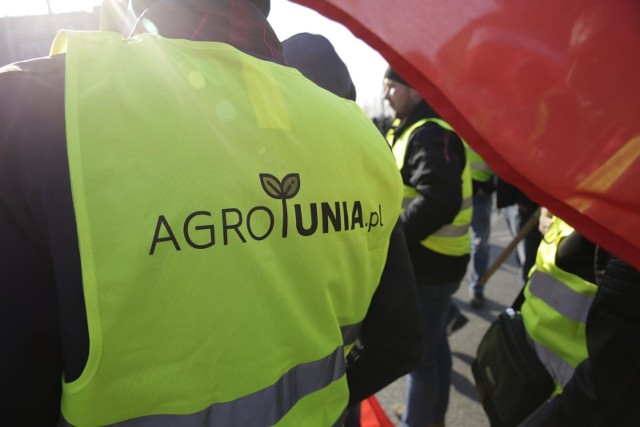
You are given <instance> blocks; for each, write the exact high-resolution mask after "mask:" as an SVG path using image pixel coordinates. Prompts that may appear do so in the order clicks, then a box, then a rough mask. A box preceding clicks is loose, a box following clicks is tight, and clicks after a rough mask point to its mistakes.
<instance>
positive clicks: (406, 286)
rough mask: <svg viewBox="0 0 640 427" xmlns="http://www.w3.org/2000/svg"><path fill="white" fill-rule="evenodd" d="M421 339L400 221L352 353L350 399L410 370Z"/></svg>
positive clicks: (362, 396) (356, 399)
mask: <svg viewBox="0 0 640 427" xmlns="http://www.w3.org/2000/svg"><path fill="white" fill-rule="evenodd" d="M421 339H422V336H421V331H420V326H419V319H418V305H417V295H416V288H415V281H414V278H413V272H412V269H411V262H410V261H409V254H408V251H407V247H406V242H405V238H404V233H403V232H402V228H401V227H400V223H399V222H398V224H396V226H395V228H394V230H393V234H392V235H391V242H390V244H389V252H388V254H387V262H386V265H385V268H384V271H383V273H382V278H381V279H380V284H379V286H378V289H377V290H376V292H375V294H374V296H373V298H372V300H371V305H370V306H369V311H368V312H367V315H366V317H365V319H364V322H363V325H362V329H361V331H360V336H359V339H358V344H357V345H356V347H354V349H353V350H352V351H351V352H350V353H349V355H348V357H347V382H348V384H349V393H350V397H349V404H350V405H351V404H354V403H357V402H360V401H361V400H363V399H365V398H367V397H369V396H371V395H372V394H374V393H376V392H377V391H379V390H381V389H382V388H384V387H385V386H387V385H389V384H390V383H392V382H393V381H395V380H396V379H397V378H399V377H401V376H403V375H405V374H407V373H409V372H410V371H411V370H412V369H413V368H414V367H415V366H416V365H417V364H418V362H419V361H420V356H421V351H422V350H421V349H422V347H421Z"/></svg>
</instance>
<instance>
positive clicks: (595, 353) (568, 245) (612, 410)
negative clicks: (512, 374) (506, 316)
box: [520, 214, 640, 427]
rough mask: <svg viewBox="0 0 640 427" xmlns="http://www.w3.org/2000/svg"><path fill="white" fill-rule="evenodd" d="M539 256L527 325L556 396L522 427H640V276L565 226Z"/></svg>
mask: <svg viewBox="0 0 640 427" xmlns="http://www.w3.org/2000/svg"><path fill="white" fill-rule="evenodd" d="M545 216H546V217H549V216H550V217H551V223H550V225H549V228H548V230H547V232H546V233H545V235H544V237H543V239H542V241H541V243H540V247H539V250H538V257H537V259H536V264H535V267H534V268H532V270H531V274H530V276H529V281H528V283H527V285H526V286H527V287H526V289H525V294H524V296H525V300H524V302H523V304H522V307H521V311H522V319H523V321H524V325H525V328H526V331H527V334H528V336H529V342H530V343H531V344H532V345H533V347H534V348H535V352H536V354H537V355H538V358H539V359H540V361H541V362H542V363H543V364H544V366H545V367H546V368H547V371H548V372H549V374H550V375H551V378H552V379H553V382H554V383H555V385H556V389H555V391H554V392H553V394H552V396H550V398H549V400H547V401H546V402H545V403H543V404H542V405H541V406H540V407H539V408H538V409H537V410H535V411H534V412H533V414H531V415H530V416H529V417H528V418H526V419H525V420H524V421H523V422H522V423H521V424H520V426H521V427H566V426H588V427H592V426H593V427H595V426H601V427H627V426H632V425H637V424H638V421H639V420H640V406H639V403H640V392H639V391H638V381H639V380H640V346H638V337H640V286H638V284H639V283H640V273H639V272H638V270H637V269H636V268H634V267H632V266H631V265H630V264H628V263H626V262H625V261H623V260H621V259H619V258H618V257H617V256H615V255H613V254H609V253H608V252H607V251H606V250H604V249H603V248H601V247H599V246H596V245H595V244H594V243H592V242H591V241H589V240H587V239H586V238H585V237H583V236H582V235H581V234H579V233H578V232H576V231H575V230H573V228H572V227H570V226H569V225H567V224H566V223H564V222H563V221H562V220H561V219H559V218H558V217H556V216H552V215H550V214H549V215H545Z"/></svg>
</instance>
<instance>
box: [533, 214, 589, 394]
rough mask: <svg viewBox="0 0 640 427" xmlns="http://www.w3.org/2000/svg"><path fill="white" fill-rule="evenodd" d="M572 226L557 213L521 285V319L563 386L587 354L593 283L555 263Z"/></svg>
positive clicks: (542, 356) (542, 357)
mask: <svg viewBox="0 0 640 427" xmlns="http://www.w3.org/2000/svg"><path fill="white" fill-rule="evenodd" d="M572 231H573V228H571V227H570V226H569V225H567V224H566V223H564V222H563V221H562V220H560V219H559V218H557V217H554V218H553V220H552V224H551V227H550V228H549V231H548V232H547V233H546V234H545V236H544V239H543V240H542V242H541V243H540V246H539V248H538V256H537V258H536V265H535V268H533V269H532V273H531V275H530V277H529V280H528V282H527V285H526V287H525V292H524V295H525V301H524V303H523V305H522V309H521V311H522V319H523V321H524V324H525V328H526V330H527V333H528V335H529V337H530V339H531V341H532V342H533V343H534V347H535V350H536V354H537V355H538V357H539V358H540V361H541V362H542V363H543V364H544V365H545V367H546V368H547V370H548V371H549V373H550V374H551V376H552V377H553V379H554V381H555V382H556V385H557V386H559V387H563V386H564V385H566V384H567V382H568V381H569V380H570V379H571V377H572V376H573V372H574V369H575V367H576V366H577V365H578V364H579V363H580V362H582V361H583V360H584V359H585V358H586V357H587V348H586V338H585V322H586V320H587V314H588V312H589V308H590V306H591V303H592V302H593V298H594V296H595V293H596V286H595V285H594V284H592V283H589V282H587V281H585V280H582V279H581V278H579V277H578V276H575V275H573V274H570V273H567V272H566V271H563V270H561V269H559V268H558V267H557V266H556V265H555V257H556V252H557V247H558V245H559V244H560V242H561V241H562V239H563V238H565V237H566V236H568V235H569V234H571V232H572Z"/></svg>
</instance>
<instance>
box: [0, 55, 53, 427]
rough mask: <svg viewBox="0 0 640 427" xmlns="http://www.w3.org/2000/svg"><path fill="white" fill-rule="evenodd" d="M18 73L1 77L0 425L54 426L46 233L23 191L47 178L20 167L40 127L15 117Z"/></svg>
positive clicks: (34, 197)
mask: <svg viewBox="0 0 640 427" xmlns="http://www.w3.org/2000/svg"><path fill="white" fill-rule="evenodd" d="M16 68H17V67H16ZM19 73H22V72H21V71H17V70H16V71H15V72H13V71H10V72H9V71H6V72H2V71H0V93H3V94H5V95H6V97H3V98H4V100H5V102H3V103H2V104H1V105H0V274H2V278H1V279H0V346H1V347H2V349H1V350H0V366H2V374H0V382H1V383H2V384H3V385H4V388H5V390H4V393H2V399H1V400H0V402H1V403H0V425H3V426H9V425H34V426H35V425H38V426H52V425H55V424H56V422H57V420H58V416H59V409H60V387H61V378H62V359H61V348H60V341H59V335H58V329H59V328H58V309H57V294H56V288H55V286H54V284H53V280H52V277H53V267H52V263H51V259H50V257H49V254H48V250H47V245H46V243H45V236H46V234H47V228H49V227H50V225H49V224H47V223H46V222H45V221H39V218H40V216H39V215H37V212H36V210H37V209H38V206H40V205H41V203H40V201H41V194H39V193H37V192H36V191H29V188H28V186H26V185H25V180H27V179H34V177H37V176H41V175H44V174H45V173H46V171H44V170H43V169H42V168H37V167H27V166H26V165H25V163H24V158H25V157H26V155H25V152H24V151H25V150H28V147H29V145H28V144H27V142H28V141H27V137H26V136H25V135H33V134H37V133H38V132H40V131H41V125H42V122H41V121H40V122H37V123H34V122H30V123H28V122H25V121H24V120H23V119H22V116H21V115H20V114H19V112H20V111H25V110H28V108H27V107H30V106H29V105H28V104H27V106H26V107H25V104H24V103H25V102H26V101H25V99H24V96H22V95H23V93H22V92H21V91H20V89H23V88H24V85H21V84H18V83H19V82H22V81H23V79H17V78H16V76H18V74H19ZM27 83H30V82H27ZM8 100H10V101H8ZM40 102H42V100H40ZM21 103H22V104H21ZM20 107H22V108H20ZM39 126H40V127H39ZM25 146H26V147H27V148H25ZM47 154H48V153H46V152H37V151H36V152H35V154H34V155H38V156H46V155H47ZM25 188H26V189H25ZM34 206H35V208H34ZM51 227H53V226H52V225H51ZM51 231H52V232H53V230H51Z"/></svg>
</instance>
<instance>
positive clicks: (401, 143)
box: [387, 118, 473, 256]
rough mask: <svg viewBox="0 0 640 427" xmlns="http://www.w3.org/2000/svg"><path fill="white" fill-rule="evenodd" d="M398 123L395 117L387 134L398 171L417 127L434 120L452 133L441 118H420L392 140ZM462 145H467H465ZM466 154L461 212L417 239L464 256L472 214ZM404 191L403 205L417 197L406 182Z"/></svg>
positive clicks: (423, 243) (446, 251)
mask: <svg viewBox="0 0 640 427" xmlns="http://www.w3.org/2000/svg"><path fill="white" fill-rule="evenodd" d="M399 122H400V121H399V120H397V119H396V120H395V121H394V123H393V126H392V128H391V129H390V130H389V132H388V133H387V142H388V143H389V144H390V145H391V147H392V150H393V154H394V156H395V158H396V165H397V166H398V169H399V170H402V167H403V166H404V158H405V154H406V151H407V144H408V143H409V139H410V137H411V134H412V133H413V132H414V131H415V130H416V129H418V128H419V127H420V126H423V125H425V124H426V123H429V122H431V123H436V124H437V125H439V126H440V127H442V128H444V129H446V130H449V131H451V132H455V131H454V130H453V128H452V127H451V126H450V125H449V124H448V123H447V122H445V121H444V120H442V119H436V118H429V119H422V120H418V121H417V122H415V123H414V124H413V125H411V126H409V127H408V128H407V129H405V131H404V132H403V133H402V135H400V136H399V137H398V138H397V139H396V140H395V142H394V131H395V127H396V126H397V125H398V123H399ZM464 145H465V147H466V144H464ZM465 153H466V154H467V155H466V156H465V157H466V160H465V165H464V169H463V170H462V203H461V206H460V211H459V212H458V214H457V215H456V217H455V218H454V219H453V222H451V224H448V225H445V226H442V227H441V228H440V229H439V230H437V231H435V232H434V233H432V234H431V235H430V236H429V237H427V238H426V239H424V240H423V241H421V242H420V243H421V244H422V245H423V246H424V247H426V248H428V249H431V250H433V251H435V252H438V253H441V254H444V255H453V256H460V255H466V254H468V253H469V252H470V247H471V234H470V231H469V226H470V225H471V216H472V213H473V199H472V185H471V173H470V168H469V155H468V152H467V151H466V148H465ZM403 194H404V199H403V202H402V206H403V208H406V207H407V206H408V205H409V203H411V201H412V200H413V199H415V198H416V197H418V192H417V191H416V189H415V188H413V187H411V186H409V185H406V184H405V185H404V192H403Z"/></svg>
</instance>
